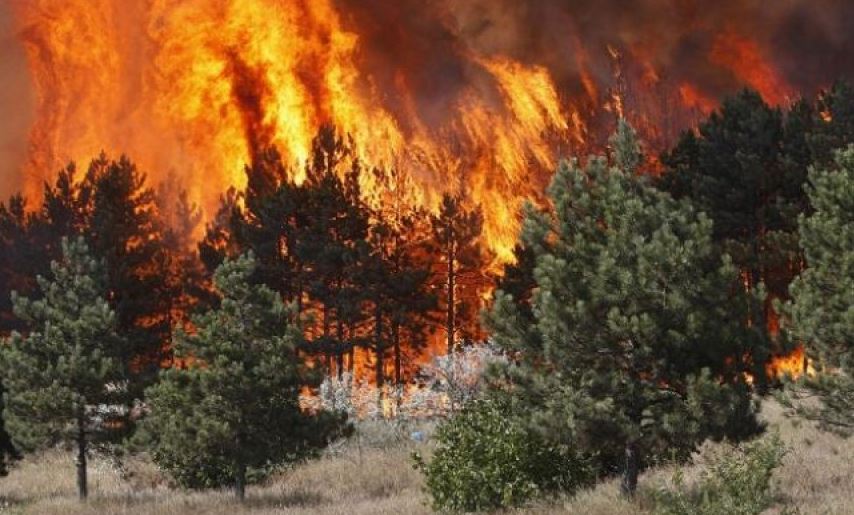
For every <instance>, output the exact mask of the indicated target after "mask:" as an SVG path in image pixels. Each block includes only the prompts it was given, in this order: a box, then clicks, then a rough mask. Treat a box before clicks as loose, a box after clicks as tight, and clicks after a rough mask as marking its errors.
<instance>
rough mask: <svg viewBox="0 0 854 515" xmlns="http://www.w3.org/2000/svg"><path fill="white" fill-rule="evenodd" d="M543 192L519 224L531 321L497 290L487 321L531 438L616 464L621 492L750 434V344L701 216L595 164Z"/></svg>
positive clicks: (729, 279)
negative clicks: (546, 201) (674, 460)
mask: <svg viewBox="0 0 854 515" xmlns="http://www.w3.org/2000/svg"><path fill="white" fill-rule="evenodd" d="M626 127H627V126H623V127H622V130H625V129H626ZM615 141H616V142H617V144H618V145H620V146H621V148H619V149H618V150H619V152H618V153H617V155H618V156H621V157H619V158H618V159H616V160H615V161H616V162H617V163H618V164H622V165H623V166H625V165H626V164H627V163H632V162H636V160H635V159H633V158H631V152H632V150H631V148H630V147H631V146H634V145H635V144H634V143H633V138H631V137H630V135H629V134H626V133H623V134H621V135H620V137H619V138H618V139H616V140H615ZM634 152H637V151H636V150H635V151H634ZM629 172H631V170H629ZM548 195H549V198H550V200H551V207H550V208H548V209H536V208H533V207H530V206H529V207H528V209H527V215H526V219H525V221H524V225H523V235H522V237H523V242H524V246H525V247H526V248H528V249H530V251H531V252H533V254H534V256H535V263H536V265H535V267H534V270H533V276H534V279H535V282H536V289H535V290H534V293H533V295H532V297H531V300H530V313H531V316H532V318H531V319H528V318H527V317H526V316H525V315H524V311H523V310H522V309H520V306H519V305H518V303H517V302H516V300H515V299H514V298H513V297H512V296H510V295H508V294H506V293H504V292H500V291H499V292H497V293H496V298H495V303H494V306H493V308H492V310H491V311H490V312H489V313H488V314H487V316H486V321H487V324H488V326H489V327H490V328H491V330H492V337H493V339H494V340H495V342H496V343H497V344H499V345H500V346H501V347H503V348H504V349H505V350H506V351H508V352H509V353H510V355H513V356H517V357H518V363H517V364H515V365H510V366H509V367H507V368H506V369H505V372H506V373H507V376H506V379H508V380H509V382H510V384H511V385H512V386H511V387H510V393H511V394H512V395H513V396H514V397H515V398H517V399H518V400H519V402H518V403H517V405H519V406H522V407H527V408H525V409H529V410H531V413H530V414H529V418H530V420H531V421H532V424H534V425H535V426H536V428H537V430H538V431H542V432H545V433H546V434H548V435H550V437H551V438H554V439H558V440H561V439H564V438H566V439H570V440H572V443H573V444H574V445H579V446H581V447H582V448H584V449H586V450H588V451H590V452H593V453H596V454H598V455H599V456H600V458H601V459H602V461H603V462H604V463H603V465H604V466H606V467H608V466H619V467H620V469H621V470H622V477H623V479H622V489H623V492H624V493H626V494H627V495H632V494H633V493H634V491H635V488H636V485H637V477H638V472H639V470H640V468H641V467H643V466H644V465H646V464H648V463H650V461H651V460H652V459H653V458H654V457H655V456H670V455H671V453H674V454H675V455H677V456H682V457H685V456H686V455H687V454H688V453H689V452H690V450H692V449H693V448H694V446H695V445H696V444H697V443H699V442H700V441H702V440H703V439H705V438H706V437H709V436H712V437H722V436H724V435H727V436H740V435H745V434H748V433H751V432H753V431H754V430H755V429H756V424H755V419H754V418H753V409H754V406H753V405H752V403H751V400H750V396H749V390H748V387H747V385H746V384H745V379H744V375H745V373H746V372H751V373H753V374H756V373H761V372H762V368H761V366H760V367H758V370H757V369H756V368H754V369H749V368H748V366H749V365H748V364H746V363H743V362H742V361H741V360H740V359H738V357H739V356H743V355H746V354H748V353H750V352H751V351H754V349H751V348H746V345H747V344H748V342H751V341H753V340H751V339H749V338H744V330H743V328H742V327H741V325H740V324H738V323H733V320H737V318H735V317H733V312H732V310H733V308H732V298H731V294H730V290H731V289H732V287H733V285H734V284H736V282H737V272H736V270H735V268H734V267H732V266H731V265H730V263H729V262H728V260H727V258H726V257H722V256H721V255H720V254H719V252H718V251H717V250H716V247H715V245H714V244H713V241H712V223H711V221H710V220H709V219H708V218H706V217H705V216H704V215H702V214H698V213H697V212H696V211H695V210H694V209H693V208H692V207H691V206H690V205H689V204H687V203H686V202H684V201H683V202H678V201H675V200H673V199H672V198H670V197H669V196H668V195H667V194H665V193H662V192H659V191H657V190H655V189H654V188H652V187H651V186H650V185H649V184H647V182H646V180H645V179H644V178H638V177H636V176H635V175H634V174H633V173H627V172H626V171H624V170H622V169H620V168H616V167H609V166H608V165H607V163H606V161H605V160H604V159H602V158H591V160H590V162H589V163H588V165H587V167H586V168H585V169H581V168H579V166H578V165H577V164H576V163H574V162H573V163H562V164H561V166H560V168H559V169H558V171H557V173H556V175H555V177H554V179H553V181H552V184H551V186H550V187H549V190H548ZM736 291H738V289H736ZM757 354H759V353H758V352H757ZM617 450H619V451H617ZM617 452H618V453H617ZM618 463H619V465H617V464H618Z"/></svg>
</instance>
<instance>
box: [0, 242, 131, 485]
mask: <svg viewBox="0 0 854 515" xmlns="http://www.w3.org/2000/svg"><path fill="white" fill-rule="evenodd" d="M62 254H63V258H62V260H61V261H58V262H53V263H52V265H51V269H52V271H53V278H52V279H47V278H44V277H39V278H38V283H39V289H40V290H41V298H40V299H39V300H31V299H28V298H26V297H20V296H18V295H17V294H16V293H13V294H12V302H13V304H14V307H15V314H16V315H17V316H18V317H19V318H20V319H21V320H23V321H24V322H25V323H26V324H27V325H29V329H30V330H29V332H28V333H27V334H26V335H22V334H21V333H18V332H13V333H12V336H11V337H10V338H9V340H8V342H7V343H8V344H7V345H0V368H2V370H3V371H4V376H3V383H4V387H5V388H6V393H5V395H4V402H5V409H4V413H3V415H4V418H5V423H6V429H7V430H8V431H9V434H10V435H11V436H12V439H13V441H14V443H15V445H16V446H17V447H18V448H20V449H22V450H26V451H31V450H35V449H39V448H45V447H48V446H50V445H53V444H56V443H65V444H68V443H71V442H73V443H74V444H76V446H77V452H78V454H77V473H78V489H79V493H80V497H81V498H85V497H86V495H87V481H86V453H87V449H88V448H89V447H90V445H91V444H93V443H102V442H105V441H107V440H109V439H111V437H116V435H117V434H118V431H116V430H117V429H119V428H122V426H123V421H122V419H123V418H124V415H125V413H124V410H123V409H122V407H121V403H122V402H123V401H126V396H125V395H124V394H125V393H126V387H125V385H126V383H124V382H123V379H124V377H125V376H124V373H123V372H124V367H123V366H122V364H121V359H120V358H121V355H120V353H121V351H122V349H123V348H124V342H123V339H122V338H121V337H120V336H119V335H118V333H117V325H118V322H117V318H116V314H115V312H114V311H113V310H112V309H111V308H110V306H109V304H108V303H107V300H106V293H107V292H106V288H105V282H106V278H105V275H104V273H103V268H102V264H101V263H100V262H99V261H96V260H95V259H94V258H93V257H92V256H91V255H90V254H89V248H88V247H87V245H86V243H85V241H84V240H83V238H78V239H76V240H67V239H63V242H62Z"/></svg>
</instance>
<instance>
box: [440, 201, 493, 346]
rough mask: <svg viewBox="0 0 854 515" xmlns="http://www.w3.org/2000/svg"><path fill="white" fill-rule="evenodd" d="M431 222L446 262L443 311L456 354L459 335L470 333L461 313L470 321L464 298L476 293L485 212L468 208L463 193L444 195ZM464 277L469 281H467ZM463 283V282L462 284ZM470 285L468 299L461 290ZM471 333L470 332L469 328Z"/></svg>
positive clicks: (443, 272) (449, 338) (442, 276)
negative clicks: (466, 331)
mask: <svg viewBox="0 0 854 515" xmlns="http://www.w3.org/2000/svg"><path fill="white" fill-rule="evenodd" d="M430 222H431V224H432V228H433V239H434V242H435V245H436V247H437V250H438V253H439V256H440V260H441V261H442V262H443V263H444V270H442V272H441V273H440V274H439V277H440V279H441V282H442V289H443V290H444V294H443V298H442V310H443V311H444V312H445V333H446V334H447V338H448V353H449V354H450V353H453V352H454V349H455V348H456V345H457V340H458V339H459V338H460V337H465V336H471V334H465V332H464V331H461V328H462V327H463V326H464V324H461V318H464V317H461V316H460V315H461V314H462V315H468V316H467V317H465V318H468V319H469V322H471V321H472V320H473V316H472V315H471V314H470V313H466V310H467V308H468V307H470V306H468V305H467V304H466V303H464V302H462V301H463V300H469V302H470V301H471V299H472V297H476V294H475V295H471V294H472V293H476V292H474V286H476V285H475V284H474V282H473V281H474V280H476V279H477V278H476V277H473V276H474V275H476V274H477V273H478V272H480V271H481V270H482V266H481V265H482V264H483V263H482V259H481V256H480V248H479V246H478V238H479V237H480V234H481V231H482V230H483V214H482V213H481V212H480V210H479V209H470V208H466V207H465V206H464V205H463V199H462V197H460V196H454V195H450V194H445V195H444V196H442V202H441V203H440V204H439V213H438V214H436V215H431V217H430ZM463 280H466V281H468V284H466V283H464V282H463ZM460 283H463V284H460ZM460 286H462V287H463V288H465V287H468V291H467V292H466V293H468V294H469V295H468V297H469V298H468V299H461V298H460V297H461V295H460V294H459V290H460V289H461V288H460ZM469 333H471V331H469Z"/></svg>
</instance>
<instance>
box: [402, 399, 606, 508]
mask: <svg viewBox="0 0 854 515" xmlns="http://www.w3.org/2000/svg"><path fill="white" fill-rule="evenodd" d="M435 439H436V441H437V442H438V446H437V448H436V452H435V453H434V455H433V458H432V459H431V460H430V462H429V463H425V461H424V460H423V459H422V458H421V457H420V456H418V455H416V456H415V460H416V466H417V467H418V468H420V469H421V470H422V471H423V472H424V474H425V475H426V478H427V491H428V492H429V493H430V495H431V497H432V499H433V507H434V508H435V509H436V510H450V511H465V512H471V511H483V510H491V509H496V508H500V507H510V506H518V505H521V504H524V503H525V502H526V501H528V500H530V499H532V498H535V497H537V496H540V495H543V494H554V493H559V492H572V491H573V490H575V489H576V488H578V487H580V486H583V485H587V484H589V483H590V482H591V481H592V480H593V478H594V474H593V467H592V466H591V463H590V461H589V460H587V459H585V458H584V457H582V456H581V455H580V454H578V453H577V452H575V451H574V450H572V449H567V448H566V447H565V446H558V445H555V444H552V443H548V442H547V441H546V440H544V439H543V438H542V437H541V436H540V435H538V434H536V433H534V432H532V431H530V430H529V429H528V428H527V427H526V426H525V425H524V424H523V423H522V422H521V421H520V420H518V419H515V418H514V417H513V415H512V414H511V413H510V410H509V405H508V404H507V403H506V402H501V401H497V400H476V401H473V402H472V403H470V404H469V405H467V406H466V408H464V409H463V410H462V411H461V412H460V413H458V414H457V415H455V416H454V417H453V418H451V419H449V420H447V421H445V422H444V423H442V424H441V425H440V426H439V428H438V430H437V433H436V436H435Z"/></svg>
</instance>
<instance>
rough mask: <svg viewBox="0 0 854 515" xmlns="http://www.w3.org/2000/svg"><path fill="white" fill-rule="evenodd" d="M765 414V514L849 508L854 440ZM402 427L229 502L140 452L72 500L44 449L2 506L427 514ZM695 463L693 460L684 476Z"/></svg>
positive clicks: (366, 433)
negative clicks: (774, 458)
mask: <svg viewBox="0 0 854 515" xmlns="http://www.w3.org/2000/svg"><path fill="white" fill-rule="evenodd" d="M764 416H765V417H766V419H767V420H768V421H769V422H770V427H771V430H775V429H776V430H779V431H780V434H781V436H782V437H783V440H784V441H785V442H786V444H787V445H788V447H789V448H790V452H789V454H788V455H787V456H786V458H785V463H784V465H783V467H782V468H780V469H779V470H778V471H777V473H776V475H775V484H776V488H777V489H778V491H779V492H780V498H779V500H780V502H779V503H778V506H776V507H775V508H773V509H772V510H770V511H769V513H782V512H783V508H784V507H785V508H788V510H789V511H788V513H801V514H846V513H850V514H854V438H852V439H849V440H847V441H846V440H843V439H840V438H837V437H835V436H832V435H828V434H826V433H822V432H819V431H817V430H815V429H814V428H812V427H811V426H810V425H808V424H797V423H793V422H792V421H791V420H788V419H785V418H784V417H783V416H782V414H781V410H780V408H779V406H777V405H776V404H774V403H767V404H766V406H765V409H764ZM407 434H408V432H407V431H393V430H391V429H388V428H384V427H381V426H378V425H377V424H367V425H365V426H364V427H363V429H362V436H360V437H359V438H357V439H353V440H351V441H349V442H347V443H346V444H344V445H343V446H341V447H339V448H336V449H333V450H332V451H331V452H329V453H328V454H327V455H326V456H324V457H323V458H321V459H318V460H314V461H311V462H309V463H306V464H303V465H300V466H298V467H296V468H294V469H293V470H290V471H288V472H285V473H282V474H280V475H279V476H276V477H274V478H272V479H271V480H269V481H268V482H267V483H266V484H264V485H259V486H254V487H251V488H249V489H248V491H247V502H246V503H245V504H244V505H240V504H237V503H236V502H235V501H234V500H233V499H232V494H231V492H228V491H215V492H187V491H182V490H175V489H172V488H169V486H168V484H167V482H166V480H165V479H164V478H163V477H162V476H160V474H159V473H158V472H157V470H156V468H154V467H153V466H152V465H151V464H150V463H149V462H147V461H146V460H145V459H144V458H134V459H132V460H130V461H129V462H128V463H127V466H126V468H127V471H126V474H122V473H121V472H120V471H118V470H117V469H116V468H115V467H114V466H112V465H110V464H109V463H107V462H105V461H103V460H98V459H95V460H93V464H92V467H91V470H90V481H91V483H90V499H89V501H88V502H87V503H85V504H82V503H80V502H78V501H77V498H76V489H75V482H74V481H75V475H74V466H73V462H72V458H71V455H70V453H68V454H66V453H62V452H59V451H51V452H48V453H45V454H42V455H40V456H37V457H30V458H28V459H27V460H25V461H24V462H22V463H21V464H19V466H18V467H16V468H15V469H14V470H13V471H12V472H11V474H10V475H9V476H8V477H5V478H2V479H0V513H2V514H6V513H9V514H34V515H35V514H38V515H51V514H55V515H60V514H62V515H66V514H67V515H75V514H90V513H93V514H94V513H98V514H101V513H107V514H134V515H136V514H139V515H153V514H158V515H159V514H163V515H172V514H185V513H210V514H223V515H238V514H242V513H253V514H255V513H257V514H266V513H287V514H302V513H321V514H341V515H344V514H347V515H349V514H419V513H430V509H429V507H428V505H427V497H426V495H425V494H424V493H423V492H422V479H421V477H420V475H419V473H417V472H416V471H415V470H413V469H412V466H411V460H410V453H411V452H412V451H413V450H415V449H416V448H419V447H420V448H422V450H423V447H425V446H427V447H429V443H428V444H416V443H414V442H411V441H410V440H409V439H408V437H407ZM698 467H699V466H694V467H692V470H689V471H688V473H687V477H689V478H690V477H691V475H692V473H693V472H696V471H697V470H698ZM671 472H672V470H668V469H658V470H651V471H649V472H647V473H646V474H645V475H644V476H643V477H642V478H641V483H642V485H643V484H646V485H651V484H659V483H660V482H663V481H666V480H667V478H668V477H670V474H671ZM519 512H520V513H542V514H546V513H582V514H593V515H595V514H602V515H606V514H607V515H612V514H616V513H629V514H631V513H644V512H645V511H644V509H643V502H642V501H641V502H639V503H638V504H630V503H628V502H626V501H624V500H622V499H620V498H619V495H618V491H617V484H616V482H613V481H612V482H608V483H603V484H600V485H598V486H597V487H595V488H593V489H591V490H587V491H583V492H580V493H579V494H578V495H576V496H575V497H573V498H570V499H560V500H555V501H550V502H547V503H546V502H542V503H540V504H537V505H534V506H531V507H528V508H526V509H524V510H519Z"/></svg>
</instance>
